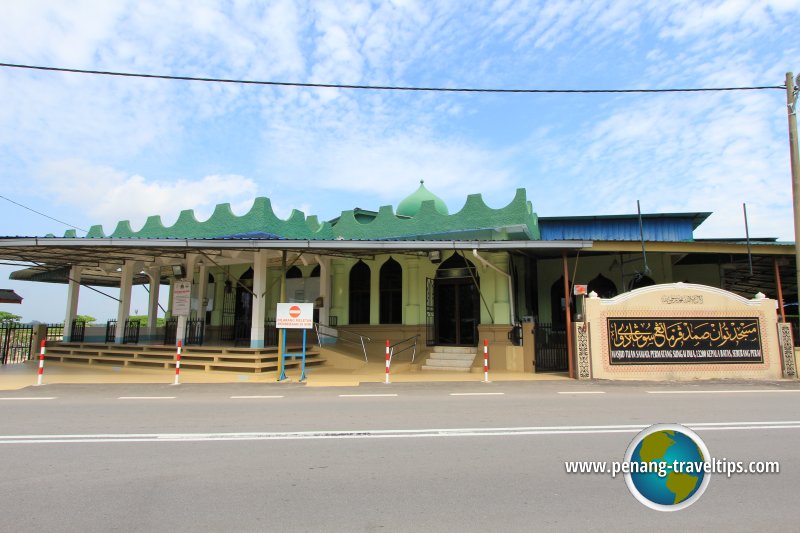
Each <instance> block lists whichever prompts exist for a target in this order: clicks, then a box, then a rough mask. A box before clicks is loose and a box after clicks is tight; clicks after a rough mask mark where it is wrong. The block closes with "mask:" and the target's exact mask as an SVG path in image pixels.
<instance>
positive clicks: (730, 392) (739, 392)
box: [647, 389, 800, 394]
mask: <svg viewBox="0 0 800 533" xmlns="http://www.w3.org/2000/svg"><path fill="white" fill-rule="evenodd" d="M773 392H800V389H780V390H776V389H759V390H755V389H749V390H748V389H745V390H649V391H647V394H752V393H758V394H761V393H773Z"/></svg>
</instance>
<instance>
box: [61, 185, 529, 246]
mask: <svg viewBox="0 0 800 533" xmlns="http://www.w3.org/2000/svg"><path fill="white" fill-rule="evenodd" d="M421 188H422V187H421ZM412 196H413V195H412ZM399 210H400V208H399V207H398V214H402V213H399ZM509 228H512V233H513V234H514V235H518V234H519V232H520V229H524V231H523V234H524V235H525V237H524V238H530V239H537V240H538V239H539V238H540V235H539V224H538V217H537V216H536V214H535V213H534V212H533V209H532V206H531V203H530V202H529V201H528V200H527V199H526V192H525V189H517V191H516V194H515V195H514V199H513V200H512V201H511V203H509V204H508V205H507V206H505V207H502V208H500V209H492V208H491V207H489V206H487V205H486V203H484V201H483V198H482V197H481V195H480V194H471V195H469V196H468V197H467V202H466V204H464V207H463V208H461V210H460V211H459V212H458V213H455V214H452V215H448V214H447V211H446V207H445V212H444V213H443V212H442V211H441V209H440V208H439V206H437V205H436V200H435V199H428V200H424V199H423V200H422V201H421V202H420V206H419V209H418V211H417V212H416V213H415V214H414V215H413V216H403V217H399V216H397V215H395V214H394V212H393V210H392V207H391V206H383V207H381V208H380V210H379V211H378V213H377V215H376V216H375V217H374V218H372V220H371V221H369V222H359V221H358V220H357V219H356V216H355V213H354V211H353V210H349V211H343V212H342V214H341V216H340V217H339V219H338V220H336V222H335V224H333V225H332V224H331V223H329V222H322V223H320V222H319V221H318V220H317V217H316V216H309V217H306V216H305V215H304V214H303V213H302V212H300V211H297V210H293V211H292V214H291V216H289V218H288V219H287V220H283V219H280V218H278V217H277V216H276V215H275V213H274V211H273V210H272V204H271V202H270V200H269V199H268V198H256V199H255V201H254V203H253V207H252V208H251V209H250V211H249V212H248V213H246V214H244V215H242V216H237V215H235V214H234V213H233V211H231V206H230V204H227V203H225V204H219V205H217V207H216V208H215V209H214V213H213V214H212V215H211V217H209V219H208V220H206V221H203V222H201V221H199V220H197V218H196V217H195V214H194V211H193V210H191V209H189V210H186V211H181V213H180V216H178V220H177V221H176V222H175V224H173V225H172V226H169V227H166V226H164V224H163V223H162V222H161V217H160V216H158V215H155V216H151V217H149V218H148V219H147V221H146V222H145V224H144V226H143V227H142V228H141V229H140V230H139V231H133V229H132V228H131V225H130V222H129V221H127V220H123V221H121V222H119V223H118V224H117V227H116V228H115V229H114V231H113V232H112V233H111V234H110V235H107V234H106V233H105V232H104V231H103V227H102V226H99V225H96V226H92V227H91V228H90V230H89V233H88V235H87V236H86V238H90V239H92V238H108V237H111V238H116V239H124V238H137V239H155V238H160V239H170V238H172V239H197V238H220V237H227V236H231V235H239V234H245V233H253V232H260V233H272V234H275V235H278V236H280V237H283V238H286V239H301V240H331V239H347V240H364V239H370V240H374V239H419V238H426V237H427V238H432V237H431V236H439V237H437V238H445V239H446V238H448V237H447V234H453V235H454V238H470V239H482V240H503V239H508V238H512V237H511V236H509ZM456 235H458V237H456ZM76 236H77V235H76V234H75V230H69V231H67V232H66V233H65V234H64V237H73V238H74V237H76Z"/></svg>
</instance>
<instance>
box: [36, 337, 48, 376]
mask: <svg viewBox="0 0 800 533" xmlns="http://www.w3.org/2000/svg"><path fill="white" fill-rule="evenodd" d="M45 342H47V341H44V340H43V341H42V348H41V349H40V350H39V376H38V377H37V378H36V384H37V385H41V384H42V374H44V354H45V353H46V352H47V348H45V347H44V344H45Z"/></svg>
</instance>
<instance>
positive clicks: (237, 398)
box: [231, 396, 283, 400]
mask: <svg viewBox="0 0 800 533" xmlns="http://www.w3.org/2000/svg"><path fill="white" fill-rule="evenodd" d="M268 398H283V396H231V400H263V399H268Z"/></svg>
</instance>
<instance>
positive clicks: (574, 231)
mask: <svg viewBox="0 0 800 533" xmlns="http://www.w3.org/2000/svg"><path fill="white" fill-rule="evenodd" d="M710 214H711V213H660V214H648V215H642V230H643V233H644V239H645V240H646V241H669V242H680V241H691V240H693V239H694V235H693V232H694V229H695V228H697V226H699V225H700V224H701V223H702V222H703V221H704V220H705V219H706V218H708V216H709V215H710ZM539 230H540V231H541V235H542V240H569V239H586V240H597V241H638V240H640V239H641V235H640V233H639V217H638V215H598V216H577V217H539Z"/></svg>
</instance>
